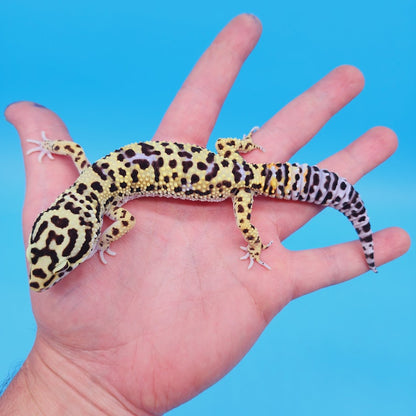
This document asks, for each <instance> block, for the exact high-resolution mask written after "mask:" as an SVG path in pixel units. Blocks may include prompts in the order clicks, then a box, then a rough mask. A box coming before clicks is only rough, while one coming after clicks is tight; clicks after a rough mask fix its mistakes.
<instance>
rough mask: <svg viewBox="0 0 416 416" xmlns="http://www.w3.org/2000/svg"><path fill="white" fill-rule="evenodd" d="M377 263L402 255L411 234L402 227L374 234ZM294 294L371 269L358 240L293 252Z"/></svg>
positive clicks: (301, 294) (295, 296)
mask: <svg viewBox="0 0 416 416" xmlns="http://www.w3.org/2000/svg"><path fill="white" fill-rule="evenodd" d="M374 247H375V260H376V266H377V267H378V266H380V265H382V264H385V263H388V262H389V261H392V260H394V259H395V258H397V257H400V256H402V255H403V254H404V253H406V251H407V250H408V249H409V247H410V237H409V235H408V234H407V233H406V231H404V230H403V229H401V228H396V227H392V228H386V229H384V230H382V231H379V232H377V233H375V234H374ZM292 255H293V256H294V257H295V258H294V259H293V262H291V263H292V264H293V268H292V271H291V272H292V273H291V276H292V284H293V296H292V298H293V299H295V298H297V297H300V296H303V295H306V294H307V293H310V292H314V291H315V290H318V289H321V288H323V287H326V286H330V285H334V284H338V283H341V282H344V281H346V280H350V279H352V278H354V277H356V276H359V275H360V274H363V273H365V272H366V271H368V267H367V265H366V262H365V260H364V256H363V254H362V248H361V244H360V243H359V241H350V242H348V243H343V244H337V245H334V246H330V247H324V248H318V249H312V250H304V251H297V252H292Z"/></svg>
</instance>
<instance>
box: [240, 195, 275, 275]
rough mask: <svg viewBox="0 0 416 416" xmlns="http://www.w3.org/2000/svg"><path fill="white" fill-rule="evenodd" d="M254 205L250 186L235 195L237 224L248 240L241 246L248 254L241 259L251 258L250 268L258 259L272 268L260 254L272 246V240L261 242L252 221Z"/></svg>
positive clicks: (266, 266)
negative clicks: (245, 244) (267, 242)
mask: <svg viewBox="0 0 416 416" xmlns="http://www.w3.org/2000/svg"><path fill="white" fill-rule="evenodd" d="M252 206H253V193H252V191H251V190H250V189H249V188H241V189H239V190H238V191H237V193H236V194H235V195H234V196H233V208H234V215H235V219H236V222H237V226H238V228H239V229H240V231H241V233H242V234H243V237H244V239H245V240H246V242H247V246H246V247H244V246H243V247H241V249H242V250H244V251H246V254H245V255H244V256H242V257H241V260H247V259H249V260H250V262H249V265H248V268H249V269H251V268H252V267H253V264H254V262H255V261H256V262H257V263H259V264H260V265H262V266H263V267H265V268H266V269H268V270H270V269H271V267H270V266H269V265H268V264H267V263H265V262H264V261H263V260H261V258H260V254H261V252H262V251H263V250H266V249H267V248H269V247H270V246H271V244H272V241H271V242H270V243H269V244H263V243H262V242H261V240H260V236H259V232H258V231H257V228H256V227H255V226H254V225H253V224H251V222H250V219H251V209H252Z"/></svg>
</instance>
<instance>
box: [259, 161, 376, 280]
mask: <svg viewBox="0 0 416 416" xmlns="http://www.w3.org/2000/svg"><path fill="white" fill-rule="evenodd" d="M261 169H262V171H261V177H262V178H263V180H262V182H263V183H262V189H261V190H259V193H260V194H262V195H265V196H270V197H275V198H278V199H287V200H292V201H305V202H310V203H313V204H317V205H322V206H325V207H326V206H329V207H332V208H335V209H336V210H338V211H340V212H342V213H343V214H344V215H345V216H346V217H347V218H348V219H349V220H350V221H351V223H352V225H353V226H354V228H355V231H356V232H357V234H358V237H359V239H360V242H361V245H362V248H363V251H364V255H365V259H366V262H367V264H368V267H369V268H370V270H372V271H374V272H377V269H376V267H375V264H374V245H373V234H372V231H371V226H370V220H369V218H368V215H367V210H366V209H365V206H364V203H363V201H362V199H361V198H360V195H359V194H358V192H357V191H356V190H355V189H354V187H353V186H352V185H351V184H350V183H349V182H348V181H347V180H346V179H344V178H341V177H340V176H338V175H337V174H336V173H334V172H330V171H328V170H325V169H320V168H318V167H317V166H309V165H307V164H298V163H268V164H264V165H261Z"/></svg>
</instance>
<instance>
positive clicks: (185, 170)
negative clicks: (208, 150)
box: [182, 160, 194, 173]
mask: <svg viewBox="0 0 416 416" xmlns="http://www.w3.org/2000/svg"><path fill="white" fill-rule="evenodd" d="M193 164H194V163H193V162H192V161H191V160H185V161H184V162H182V168H183V173H188V170H189V169H191V167H192V166H193Z"/></svg>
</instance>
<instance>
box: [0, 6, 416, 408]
mask: <svg viewBox="0 0 416 416" xmlns="http://www.w3.org/2000/svg"><path fill="white" fill-rule="evenodd" d="M58 3H61V2H56V1H22V0H3V1H2V2H1V5H0V59H1V61H0V107H2V108H5V107H6V105H7V104H8V103H10V102H12V101H16V100H33V101H36V102H39V103H41V104H43V105H45V106H47V107H49V108H51V109H53V110H54V111H56V112H57V113H58V114H59V115H60V116H61V117H62V118H63V120H64V121H65V122H66V123H67V125H68V127H69V129H70V132H71V134H72V136H73V137H74V139H76V140H77V141H78V142H79V143H81V144H82V145H83V146H84V148H85V149H86V152H87V155H88V156H89V158H90V159H92V160H94V159H96V158H98V157H100V156H102V155H103V154H106V153H107V152H108V151H111V150H113V149H114V148H116V147H118V146H121V145H123V144H125V143H128V142H130V141H132V140H136V139H144V138H150V137H151V136H152V134H153V133H154V131H155V130H156V128H157V126H158V123H159V122H160V120H161V117H162V116H163V114H164V112H165V110H166V109H167V107H168V105H169V103H170V102H171V100H172V99H173V97H174V95H175V93H176V92H177V90H178V88H179V87H180V85H181V84H182V82H183V80H184V79H185V77H186V75H187V74H188V73H189V71H190V70H191V68H192V66H193V65H194V63H195V62H196V60H197V59H198V57H199V56H200V55H201V53H202V52H203V51H204V50H205V48H206V47H207V46H208V45H209V43H210V42H211V40H212V39H213V38H214V36H215V35H216V34H217V33H218V32H219V31H220V29H222V27H223V26H224V25H225V24H226V23H227V22H228V21H229V20H230V19H231V18H233V17H234V16H235V15H237V14H239V13H241V12H246V11H247V12H251V13H254V14H256V15H257V16H258V17H259V18H260V19H261V21H262V23H263V35H262V38H261V40H260V42H259V45H258V46H257V48H256V49H255V51H254V52H253V54H252V55H251V57H250V58H249V59H248V61H247V63H246V64H245V66H244V68H243V70H242V71H241V74H240V76H239V77H238V79H237V81H236V83H235V86H234V88H233V89H232V91H231V93H230V95H229V97H228V99H227V101H226V103H225V105H224V108H223V111H222V113H221V116H220V118H219V121H218V123H217V125H216V128H215V130H214V133H213V138H215V137H217V136H221V135H222V136H224V135H236V136H241V135H242V134H243V133H244V132H247V131H248V130H249V129H250V127H252V126H253V125H261V124H263V123H264V122H265V121H266V120H267V119H268V118H269V117H270V116H272V115H273V114H274V113H275V112H276V111H277V110H278V109H279V108H281V107H282V106H283V105H284V104H285V103H287V102H288V101H289V100H291V99H292V98H294V97H295V96H296V95H298V94H299V93H301V92H302V91H304V90H305V89H306V88H308V87H309V86H310V85H312V84H313V83H315V82H316V81H318V80H319V79H320V78H321V77H322V76H324V75H325V74H326V73H327V72H329V71H330V70H331V69H332V68H334V67H335V66H337V65H340V64H344V63H348V64H353V65H356V66H357V67H358V68H360V69H361V70H362V71H363V73H364V75H365V77H366V87H365V90H364V91H363V93H362V94H361V95H360V96H359V97H358V98H357V99H356V100H355V101H353V103H351V104H350V105H349V106H348V107H347V108H346V109H344V110H342V111H341V112H340V113H339V114H338V115H336V116H335V117H334V118H333V119H332V120H331V121H330V122H329V123H328V124H327V126H325V127H324V128H323V129H322V131H321V132H320V133H319V134H318V135H317V137H316V139H315V140H314V141H313V142H311V143H310V144H309V145H307V146H306V147H305V148H304V149H303V150H302V151H301V152H300V153H299V155H297V157H296V160H299V161H302V162H308V163H316V162H318V161H319V160H320V159H322V158H324V157H327V156H329V155H330V154H332V153H333V152H335V151H337V150H339V149H341V148H342V147H344V146H345V145H347V144H348V143H349V142H350V141H352V140H353V139H355V138H356V137H358V136H359V135H361V134H362V133H364V132H365V131H366V130H367V129H369V128H371V127H372V126H375V125H387V126H389V127H391V128H393V129H394V130H395V131H396V132H397V134H398V136H399V140H400V146H399V150H398V151H397V152H396V154H395V155H394V156H393V157H392V158H391V159H390V160H389V161H387V162H386V163H385V164H383V165H382V166H381V167H379V168H377V169H376V170H375V171H373V172H371V173H370V174H369V175H367V176H366V178H364V179H363V180H361V181H360V183H359V184H358V189H359V191H360V193H361V194H362V195H364V196H365V200H366V202H367V205H368V210H369V212H370V215H371V219H372V224H373V226H374V228H375V229H381V228H383V227H386V226H390V225H398V226H402V227H404V228H405V229H407V231H408V232H409V233H410V234H411V236H413V237H415V228H416V227H415V220H414V214H415V208H414V207H415V202H416V201H415V194H416V193H415V185H414V168H415V137H416V136H415V133H416V131H415V130H416V129H415V124H416V123H415V110H416V108H415V94H416V87H415V74H416V65H415V50H416V49H415V46H416V45H415V43H416V25H415V23H414V22H415V21H416V3H415V2H414V1H413V0H396V1H395V2H392V1H387V0H379V1H365V0H349V1H348V2H334V1H333V0H315V1H309V0H298V1H293V2H279V1H275V2H271V1H261V0H257V1H251V2H250V1H242V0H238V1H228V2H226V1H217V0H211V1H209V2H195V1H189V2H187V1H181V0H177V1H174V2H166V3H164V2H158V1H152V2H146V3H142V2H139V1H123V0H119V1H117V2H106V1H99V2H98V1H78V0H72V1H71V2H65V3H66V4H64V5H62V4H59V5H58ZM62 3H64V2H62ZM248 98H249V99H248ZM0 137H1V143H2V149H3V157H2V163H1V165H0V183H1V185H0V186H1V190H2V196H1V200H2V215H1V217H0V221H1V230H2V235H1V238H0V253H1V265H2V273H1V276H0V279H1V281H0V285H1V290H0V317H1V318H0V319H1V324H0V340H1V342H0V357H1V361H0V379H6V378H7V376H8V374H13V373H14V371H15V370H16V369H17V368H18V367H19V365H20V364H21V363H22V362H23V361H24V359H25V357H26V355H27V354H28V352H29V351H30V348H31V345H32V343H33V340H34V336H35V331H36V325H35V321H34V319H33V317H32V314H31V308H30V303H29V296H28V288H27V283H26V270H25V260H24V250H23V236H22V231H21V218H20V214H21V207H22V204H23V197H24V186H25V184H24V171H23V159H22V156H21V151H20V145H19V140H18V137H17V134H16V132H15V130H14V129H13V127H12V126H11V125H9V124H8V123H7V122H6V121H5V120H4V119H3V120H1V121H0ZM322 228H324V231H322ZM318 230H319V231H318ZM334 230H337V232H334ZM338 230H339V231H338ZM353 238H355V235H354V231H353V229H352V228H351V225H350V224H349V223H348V222H347V221H345V218H343V217H342V216H339V215H337V213H336V212H335V213H334V212H330V211H329V210H326V211H325V212H324V213H323V214H321V215H319V218H315V219H314V220H313V221H311V223H310V224H309V225H308V226H306V227H305V228H304V229H303V230H302V231H300V232H298V233H297V234H296V235H295V236H292V237H291V238H289V239H288V240H287V241H286V243H285V244H286V245H287V246H288V247H290V248H295V249H298V248H307V247H316V246H323V245H328V244H333V243H337V242H340V241H343V240H345V239H353ZM414 263H415V252H414V249H411V250H410V252H409V253H407V254H406V255H405V256H403V257H402V258H400V259H399V260H396V261H395V262H393V263H391V264H389V265H386V266H383V267H382V268H381V269H380V273H379V276H378V277H377V278H374V277H373V276H372V275H370V274H367V275H365V276H363V277H360V278H358V279H355V280H353V281H350V282H348V283H345V284H342V285H339V286H336V287H330V288H327V289H324V290H321V291H319V292H316V293H313V294H311V295H308V296H305V297H303V298H301V299H298V300H296V301H294V302H292V303H291V304H290V305H289V306H288V307H286V308H285V309H284V310H283V311H282V312H281V313H280V314H279V315H278V317H276V318H275V319H274V320H273V321H272V323H271V324H270V325H269V327H268V328H267V329H266V331H265V332H264V334H263V335H262V336H261V338H260V340H259V341H258V342H257V344H256V345H255V346H254V347H253V349H252V350H251V351H250V352H249V353H248V355H247V356H246V357H245V358H244V360H243V361H242V362H241V363H240V364H239V365H238V366H237V367H236V368H235V369H234V370H233V371H231V373H230V374H228V375H227V376H226V377H224V379H223V380H221V381H220V382H219V383H217V384H216V385H214V386H213V387H212V388H210V389H208V390H207V391H205V392H204V393H202V394H201V395H200V396H198V397H197V398H195V399H194V400H192V401H190V402H189V403H186V404H185V405H183V406H181V407H179V408H178V409H175V410H174V411H172V412H171V413H170V414H171V415H178V416H179V415H195V414H198V415H210V414H212V413H213V412H215V413H216V414H221V415H228V414H240V415H251V414H258V413H261V414H282V415H289V414H290V415H305V414H319V415H333V414H336V415H351V414H354V415H373V414H374V415H375V414H377V415H393V414H394V415H414V414H416V358H415V357H416V356H415V351H416V336H415V330H416V325H415V323H416V306H415V292H416V290H415V289H416V280H415V277H416V276H415V275H416V273H415V264H414Z"/></svg>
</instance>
